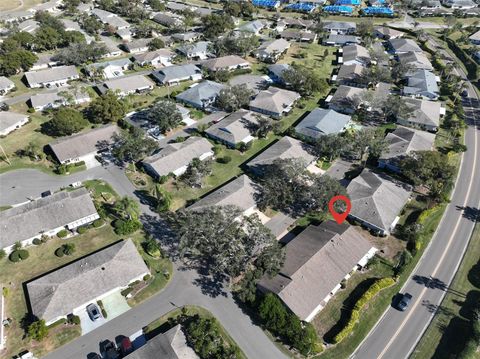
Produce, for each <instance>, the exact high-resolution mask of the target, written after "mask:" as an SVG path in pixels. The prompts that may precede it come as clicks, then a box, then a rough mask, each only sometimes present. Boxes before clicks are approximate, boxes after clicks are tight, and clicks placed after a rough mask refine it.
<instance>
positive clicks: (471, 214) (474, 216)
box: [456, 206, 480, 222]
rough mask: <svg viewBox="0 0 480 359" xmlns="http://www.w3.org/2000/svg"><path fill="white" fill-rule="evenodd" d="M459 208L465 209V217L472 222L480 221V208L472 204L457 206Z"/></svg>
mask: <svg viewBox="0 0 480 359" xmlns="http://www.w3.org/2000/svg"><path fill="white" fill-rule="evenodd" d="M456 208H457V210H459V211H463V218H466V219H468V220H469V221H472V222H478V221H479V220H480V209H478V208H475V207H470V206H465V207H462V206H456Z"/></svg>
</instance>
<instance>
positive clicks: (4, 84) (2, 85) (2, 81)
mask: <svg viewBox="0 0 480 359" xmlns="http://www.w3.org/2000/svg"><path fill="white" fill-rule="evenodd" d="M13 85H15V84H14V83H13V81H10V80H9V79H8V78H6V77H5V76H0V90H5V89H8V88H10V87H12V86H13Z"/></svg>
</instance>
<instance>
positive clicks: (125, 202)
mask: <svg viewBox="0 0 480 359" xmlns="http://www.w3.org/2000/svg"><path fill="white" fill-rule="evenodd" d="M113 210H114V212H115V215H116V217H117V218H119V219H122V220H125V221H128V220H137V219H138V216H139V215H140V207H139V206H138V202H137V201H135V200H134V199H133V198H131V197H127V196H125V197H122V198H120V199H119V200H117V201H116V202H115V204H114V205H113Z"/></svg>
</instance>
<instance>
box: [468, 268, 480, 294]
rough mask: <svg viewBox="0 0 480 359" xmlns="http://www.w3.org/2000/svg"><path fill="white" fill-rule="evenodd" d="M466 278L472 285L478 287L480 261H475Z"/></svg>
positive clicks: (479, 283) (479, 286)
mask: <svg viewBox="0 0 480 359" xmlns="http://www.w3.org/2000/svg"><path fill="white" fill-rule="evenodd" d="M467 278H468V280H469V282H470V283H471V284H472V285H473V286H475V287H477V288H480V262H477V264H475V265H474V266H473V267H472V269H470V271H469V272H468V275H467Z"/></svg>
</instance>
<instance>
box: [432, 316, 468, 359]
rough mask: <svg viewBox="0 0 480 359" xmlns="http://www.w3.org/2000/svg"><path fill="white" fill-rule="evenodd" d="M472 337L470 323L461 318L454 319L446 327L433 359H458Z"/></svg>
mask: <svg viewBox="0 0 480 359" xmlns="http://www.w3.org/2000/svg"><path fill="white" fill-rule="evenodd" d="M469 337H470V323H469V322H468V321H466V320H464V319H461V318H459V317H453V318H452V319H451V320H450V322H449V323H448V325H446V326H445V327H444V330H443V335H442V338H441V339H440V343H439V344H438V346H437V349H436V350H435V353H434V354H433V356H432V359H445V358H456V357H457V355H458V354H459V353H460V352H461V351H462V350H463V348H464V347H465V344H466V341H467V338H469Z"/></svg>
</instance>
